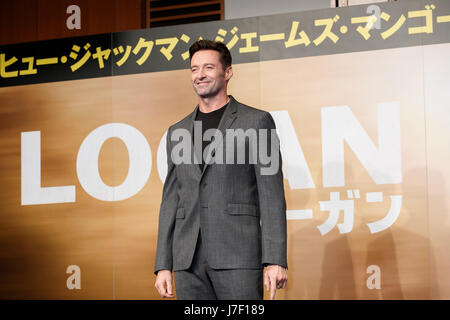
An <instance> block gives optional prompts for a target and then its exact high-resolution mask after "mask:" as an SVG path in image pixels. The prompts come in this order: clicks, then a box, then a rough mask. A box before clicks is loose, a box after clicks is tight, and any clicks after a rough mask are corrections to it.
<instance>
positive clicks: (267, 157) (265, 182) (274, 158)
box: [255, 112, 287, 268]
mask: <svg viewBox="0 0 450 320" xmlns="http://www.w3.org/2000/svg"><path fill="white" fill-rule="evenodd" d="M258 129H259V130H258V134H259V137H258V148H257V149H258V155H257V161H256V164H255V175H256V182H257V188H258V198H259V211H260V215H261V216H260V217H261V241H262V264H263V265H268V264H276V265H280V266H282V267H285V268H287V234H286V200H285V195H284V186H283V171H282V168H281V165H282V160H281V152H280V140H279V138H278V135H277V133H276V127H275V122H274V121H273V118H272V116H271V115H270V113H269V112H266V113H265V114H264V116H263V117H262V118H261V120H260V121H259V126H258ZM261 129H263V130H261ZM262 131H263V132H264V131H265V132H266V133H267V136H266V137H267V138H266V137H265V136H264V135H261V132H262Z"/></svg>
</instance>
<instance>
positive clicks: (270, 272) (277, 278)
mask: <svg viewBox="0 0 450 320" xmlns="http://www.w3.org/2000/svg"><path fill="white" fill-rule="evenodd" d="M286 283H287V272H286V268H284V267H282V266H279V265H274V264H271V265H268V266H267V267H266V270H265V272H264V286H265V287H266V290H267V291H270V300H273V299H275V293H276V290H277V289H284V288H285V287H286Z"/></svg>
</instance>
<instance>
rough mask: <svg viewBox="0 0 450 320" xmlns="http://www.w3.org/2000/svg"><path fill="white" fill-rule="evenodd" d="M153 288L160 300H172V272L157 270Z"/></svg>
mask: <svg viewBox="0 0 450 320" xmlns="http://www.w3.org/2000/svg"><path fill="white" fill-rule="evenodd" d="M155 287H156V289H157V290H158V293H159V295H160V296H161V298H173V297H174V295H173V292H172V272H171V271H170V270H159V271H158V274H157V275H156V281H155Z"/></svg>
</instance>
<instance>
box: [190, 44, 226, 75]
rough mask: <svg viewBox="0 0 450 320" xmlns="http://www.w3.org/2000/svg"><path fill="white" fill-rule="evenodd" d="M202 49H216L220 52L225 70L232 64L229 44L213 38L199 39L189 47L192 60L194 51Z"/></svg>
mask: <svg viewBox="0 0 450 320" xmlns="http://www.w3.org/2000/svg"><path fill="white" fill-rule="evenodd" d="M200 50H215V51H217V52H219V59H220V63H222V66H223V69H224V70H225V69H226V68H228V67H229V66H231V53H230V50H228V48H227V46H226V45H225V44H224V43H222V42H219V41H212V40H206V39H205V40H203V39H202V40H197V41H196V42H194V43H193V44H192V45H191V47H190V48H189V58H190V60H192V56H193V55H194V53H196V52H197V51H200Z"/></svg>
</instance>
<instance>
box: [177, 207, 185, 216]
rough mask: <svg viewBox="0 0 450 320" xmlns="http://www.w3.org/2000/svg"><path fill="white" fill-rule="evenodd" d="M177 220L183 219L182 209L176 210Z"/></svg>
mask: <svg viewBox="0 0 450 320" xmlns="http://www.w3.org/2000/svg"><path fill="white" fill-rule="evenodd" d="M176 218H177V219H184V208H178V209H177V215H176Z"/></svg>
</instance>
